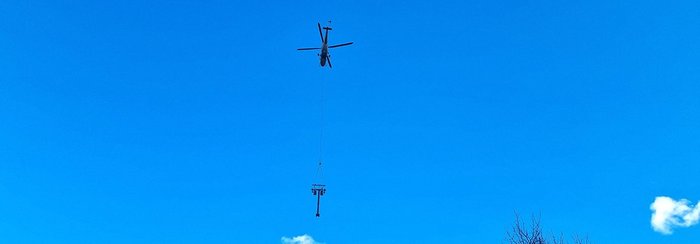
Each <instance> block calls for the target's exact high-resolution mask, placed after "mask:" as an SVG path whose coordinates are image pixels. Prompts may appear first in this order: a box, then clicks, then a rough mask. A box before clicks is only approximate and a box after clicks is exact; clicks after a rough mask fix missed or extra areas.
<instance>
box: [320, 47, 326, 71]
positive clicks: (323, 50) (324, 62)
mask: <svg viewBox="0 0 700 244" xmlns="http://www.w3.org/2000/svg"><path fill="white" fill-rule="evenodd" d="M319 56H321V67H323V66H326V60H327V59H328V44H327V43H323V45H322V46H321V53H320V54H319Z"/></svg>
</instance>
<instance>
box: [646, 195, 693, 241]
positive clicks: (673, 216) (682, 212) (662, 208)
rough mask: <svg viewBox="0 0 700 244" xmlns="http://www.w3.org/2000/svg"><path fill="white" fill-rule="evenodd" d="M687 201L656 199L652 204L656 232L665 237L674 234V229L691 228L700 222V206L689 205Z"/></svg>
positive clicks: (668, 198)
mask: <svg viewBox="0 0 700 244" xmlns="http://www.w3.org/2000/svg"><path fill="white" fill-rule="evenodd" d="M688 203H690V201H688V200H686V199H681V200H678V201H676V200H673V199H672V198H670V197H664V196H661V197H656V199H655V200H654V203H652V204H651V207H650V208H651V211H653V213H652V214H651V226H652V227H653V228H654V231H657V232H660V233H662V234H665V235H670V234H672V233H673V228H674V227H690V226H692V225H695V224H697V223H698V221H699V220H700V204H696V205H695V207H693V205H688Z"/></svg>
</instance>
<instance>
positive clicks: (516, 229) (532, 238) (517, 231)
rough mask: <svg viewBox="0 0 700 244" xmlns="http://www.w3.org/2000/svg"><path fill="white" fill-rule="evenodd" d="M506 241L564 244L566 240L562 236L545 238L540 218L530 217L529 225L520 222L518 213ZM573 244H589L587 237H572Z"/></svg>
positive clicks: (522, 243)
mask: <svg viewBox="0 0 700 244" xmlns="http://www.w3.org/2000/svg"><path fill="white" fill-rule="evenodd" d="M506 241H507V242H508V243H509V244H566V243H567V241H566V238H564V235H563V234H560V235H559V237H556V236H552V237H551V238H547V237H546V236H545V235H544V233H543V232H542V225H541V224H540V217H539V216H538V217H535V216H532V218H531V220H530V225H529V226H528V225H525V223H524V222H523V221H522V220H520V216H519V215H518V213H515V223H513V227H512V228H511V230H510V231H507V232H506ZM572 241H573V244H590V241H589V240H588V237H587V236H584V237H581V236H579V235H574V236H573V237H572Z"/></svg>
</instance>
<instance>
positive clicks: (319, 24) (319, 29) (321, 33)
mask: <svg viewBox="0 0 700 244" xmlns="http://www.w3.org/2000/svg"><path fill="white" fill-rule="evenodd" d="M316 24H318V34H320V35H321V42H323V31H321V23H316Z"/></svg>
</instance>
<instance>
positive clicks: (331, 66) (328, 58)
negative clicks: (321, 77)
mask: <svg viewBox="0 0 700 244" xmlns="http://www.w3.org/2000/svg"><path fill="white" fill-rule="evenodd" d="M326 61H328V67H329V68H331V69H332V68H333V65H332V64H331V56H330V55H328V57H326Z"/></svg>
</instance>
